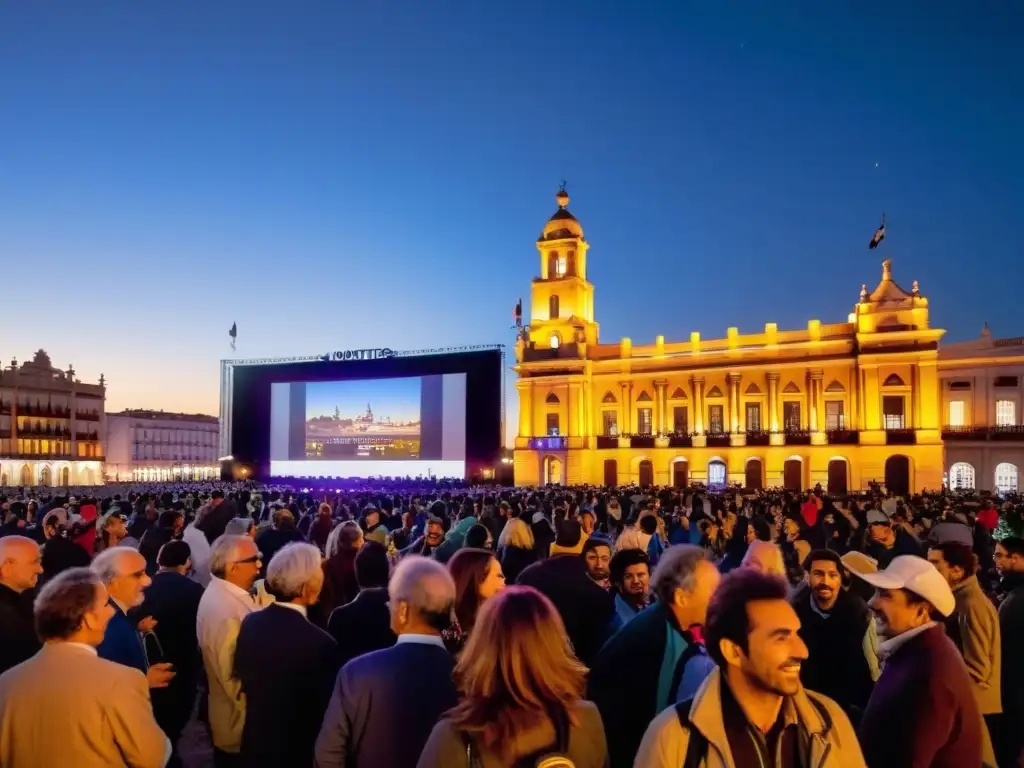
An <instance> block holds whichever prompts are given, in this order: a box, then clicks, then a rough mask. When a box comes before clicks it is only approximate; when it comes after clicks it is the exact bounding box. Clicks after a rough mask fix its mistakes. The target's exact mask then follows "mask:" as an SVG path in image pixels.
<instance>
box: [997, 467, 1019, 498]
mask: <svg viewBox="0 0 1024 768" xmlns="http://www.w3.org/2000/svg"><path fill="white" fill-rule="evenodd" d="M1017 483H1018V471H1017V465H1016V464H1010V463H1009V462H1008V461H1004V462H1002V463H1001V464H996V491H998V492H999V493H1016V492H1017Z"/></svg>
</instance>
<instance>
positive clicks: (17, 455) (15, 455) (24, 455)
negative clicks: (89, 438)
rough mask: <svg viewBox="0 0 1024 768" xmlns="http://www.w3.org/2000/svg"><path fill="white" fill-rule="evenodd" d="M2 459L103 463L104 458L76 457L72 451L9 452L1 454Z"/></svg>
mask: <svg viewBox="0 0 1024 768" xmlns="http://www.w3.org/2000/svg"><path fill="white" fill-rule="evenodd" d="M0 459H81V460H82V461H103V457H102V456H89V457H88V458H86V457H85V456H74V455H72V454H71V452H70V451H68V452H65V453H31V452H25V451H21V452H17V451H15V452H9V453H0Z"/></svg>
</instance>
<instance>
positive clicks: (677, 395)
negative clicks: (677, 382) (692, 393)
mask: <svg viewBox="0 0 1024 768" xmlns="http://www.w3.org/2000/svg"><path fill="white" fill-rule="evenodd" d="M685 399H686V393H685V392H683V388H682V387H676V391H675V392H673V393H672V394H671V395H670V396H669V400H685Z"/></svg>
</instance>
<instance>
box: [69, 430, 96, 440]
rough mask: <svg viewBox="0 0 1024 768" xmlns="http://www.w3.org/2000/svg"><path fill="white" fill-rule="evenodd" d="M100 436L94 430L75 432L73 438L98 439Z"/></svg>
mask: <svg viewBox="0 0 1024 768" xmlns="http://www.w3.org/2000/svg"><path fill="white" fill-rule="evenodd" d="M99 439H100V436H99V435H98V434H96V433H95V432H75V440H99Z"/></svg>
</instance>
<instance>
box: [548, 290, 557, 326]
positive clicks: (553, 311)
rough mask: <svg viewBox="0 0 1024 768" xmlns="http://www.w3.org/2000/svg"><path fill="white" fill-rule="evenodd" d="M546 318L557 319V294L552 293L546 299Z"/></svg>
mask: <svg viewBox="0 0 1024 768" xmlns="http://www.w3.org/2000/svg"><path fill="white" fill-rule="evenodd" d="M548 319H549V320H557V319H558V294H554V295H553V296H552V297H551V298H550V299H548Z"/></svg>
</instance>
